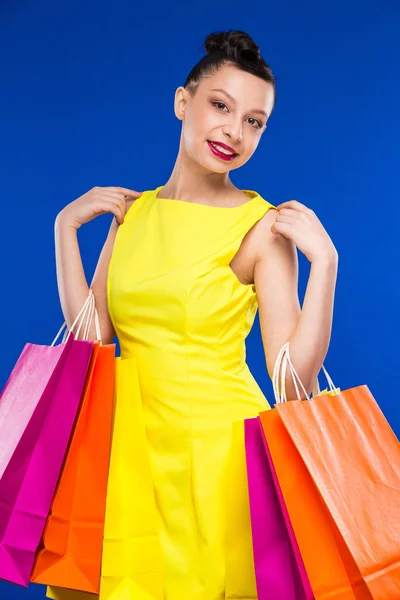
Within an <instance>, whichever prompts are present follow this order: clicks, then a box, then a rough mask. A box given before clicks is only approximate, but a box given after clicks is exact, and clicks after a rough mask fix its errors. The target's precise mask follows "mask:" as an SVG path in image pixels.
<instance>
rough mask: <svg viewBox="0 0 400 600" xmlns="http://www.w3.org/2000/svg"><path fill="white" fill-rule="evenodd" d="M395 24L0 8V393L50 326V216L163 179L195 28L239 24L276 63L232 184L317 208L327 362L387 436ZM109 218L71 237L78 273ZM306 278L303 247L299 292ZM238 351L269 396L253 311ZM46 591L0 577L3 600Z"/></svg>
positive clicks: (53, 296)
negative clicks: (328, 292)
mask: <svg viewBox="0 0 400 600" xmlns="http://www.w3.org/2000/svg"><path fill="white" fill-rule="evenodd" d="M399 25H400V7H399V4H398V2H397V0H379V1H378V0H376V1H374V2H373V1H371V0H362V1H361V0H353V2H349V1H348V0H346V1H343V0H337V1H336V2H335V3H328V4H327V3H321V2H319V1H318V2H317V1H309V2H302V3H299V2H297V1H296V0H281V1H280V2H279V3H277V2H274V3H272V2H259V3H253V4H247V5H246V9H245V8H244V5H243V4H242V3H240V2H239V1H238V0H231V2H229V3H215V2H210V1H206V2H197V1H196V0H194V1H192V2H190V3H189V4H188V3H187V2H181V1H175V2H174V3H171V4H166V3H160V4H156V3H153V4H152V5H149V4H147V3H145V4H143V5H141V4H136V5H134V3H131V2H121V1H118V0H116V2H114V3H113V5H111V4H110V3H108V4H106V3H104V6H102V4H101V2H98V1H96V2H94V1H90V2H88V1H84V2H77V1H76V0H70V1H69V2H68V3H64V4H60V3H54V2H50V1H47V2H43V1H38V2H35V3H28V2H26V1H24V0H19V1H18V0H16V1H14V2H11V1H8V2H7V1H3V2H2V3H1V5H0V57H1V58H0V66H1V83H0V86H1V93H0V130H1V141H2V144H1V148H2V154H1V171H2V176H1V180H2V190H1V191H2V193H1V197H2V227H1V233H2V235H1V236H0V251H1V257H2V261H1V276H2V286H1V289H2V294H1V331H2V333H3V343H2V349H1V353H2V360H1V363H0V381H1V384H2V385H1V387H2V386H3V384H4V383H5V381H6V379H7V377H8V375H9V373H10V371H11V370H12V368H13V366H14V364H15V362H16V360H17V358H18V356H19V354H20V352H21V350H22V348H23V346H24V344H25V343H26V342H32V343H38V344H50V343H51V342H52V341H53V338H54V336H55V334H56V333H57V331H58V329H59V328H60V326H61V325H62V323H63V321H64V318H63V315H62V312H61V307H60V303H59V298H58V291H57V282H56V272H55V254H54V229H53V227H54V219H55V217H56V215H57V213H58V211H60V210H61V209H62V208H63V207H64V206H65V205H66V204H67V203H69V202H71V201H72V200H74V199H75V198H77V197H78V196H81V195H82V194H83V193H84V192H86V191H87V190H89V189H90V188H92V187H93V186H95V185H99V186H110V185H121V186H125V187H129V188H133V189H136V190H139V191H141V190H145V189H153V188H155V187H156V186H158V185H162V184H163V183H165V182H166V180H167V179H168V177H169V175H170V172H171V170H172V168H173V165H174V162H175V158H176V154H177V152H178V145H179V135H180V128H181V122H180V121H178V120H177V119H176V117H175V115H174V112H173V99H174V92H175V89H176V88H177V87H178V86H179V85H182V84H183V82H184V80H185V78H186V75H187V74H188V72H189V70H190V69H191V68H192V66H193V65H194V64H195V63H196V62H197V61H198V60H199V59H200V58H201V57H202V56H203V51H202V44H203V41H204V38H205V36H206V35H207V34H208V33H210V32H211V31H218V30H225V29H229V28H233V29H243V30H244V31H247V32H248V33H249V34H250V35H252V36H253V38H254V39H255V41H256V42H257V43H258V44H259V45H260V47H261V51H262V54H263V56H264V58H265V59H266V60H267V62H269V64H270V65H271V67H272V69H273V71H274V73H275V76H276V78H277V86H278V100H277V105H276V108H275V111H274V113H273V115H272V117H271V120H270V122H269V124H268V129H267V132H266V133H265V134H264V136H263V138H262V140H261V143H260V146H259V148H258V149H257V151H256V153H255V154H254V156H253V157H252V158H251V160H250V161H249V162H248V163H247V164H246V165H245V166H244V167H242V168H241V169H239V170H238V171H233V172H232V181H233V182H234V183H235V185H237V186H238V187H240V188H244V189H255V190H257V191H258V192H259V193H260V194H261V195H262V196H263V197H264V198H266V199H267V200H269V201H270V202H271V203H273V204H275V205H276V204H279V203H280V202H284V201H286V200H290V199H297V200H299V201H300V202H302V203H304V204H306V205H307V206H309V207H311V208H313V209H314V210H315V212H316V213H317V215H318V217H319V218H320V220H321V221H322V223H323V225H324V226H325V228H326V229H327V231H328V233H329V234H330V236H331V237H332V240H333V241H334V243H335V245H336V247H337V249H338V252H339V273H338V283H337V291H336V301H335V312H334V320H333V333H332V339H331V346H330V349H329V353H328V356H327V360H326V362H325V366H326V367H327V369H328V371H329V373H330V375H331V376H332V378H333V381H334V383H335V385H337V386H340V387H341V388H348V387H353V386H357V385H360V384H364V383H366V384H367V385H368V386H369V388H370V390H371V391H372V393H373V394H374V396H375V398H376V399H377V401H378V402H379V404H380V406H381V408H382V410H383V411H384V413H385V416H386V418H387V419H388V421H389V422H390V424H391V425H392V427H393V429H394V430H395V432H396V434H397V435H398V436H399V434H400V409H399V405H398V383H397V381H396V374H397V372H398V355H397V341H398V337H399V329H400V326H399V316H398V307H399V306H400V298H399V285H398V256H399V241H398V229H399V224H398V222H399V216H400V215H399V207H398V198H399V193H398V191H399V187H400V186H399V183H400V181H399V167H398V154H399V140H400V126H399V125H400V120H399V77H398V65H399V62H400V45H399V43H398V36H399V30H400V29H399ZM395 141H396V142H397V146H396V147H395ZM111 219H112V215H111V214H109V215H103V216H101V217H99V218H97V219H95V220H94V221H92V222H90V223H88V224H87V225H85V226H84V227H82V228H81V229H80V230H79V243H80V247H81V253H82V257H83V262H84V267H85V272H86V276H87V280H88V283H90V281H91V278H92V276H93V273H94V269H95V265H96V262H97V259H98V256H99V253H100V250H101V247H102V245H103V243H104V240H105V237H106V234H107V231H108V228H109V225H110V222H111ZM308 272H309V263H308V261H307V259H305V257H303V256H302V255H301V256H300V285H299V292H300V298H301V299H302V298H303V294H304V290H305V285H306V282H307V277H308ZM59 341H60V340H59ZM247 356H248V363H249V366H250V368H251V370H252V371H253V373H254V376H255V377H256V379H257V381H258V382H259V384H260V385H261V387H262V388H263V390H264V392H265V394H266V395H267V398H269V399H270V400H271V401H272V400H273V395H272V389H271V385H270V381H269V377H268V374H267V372H266V368H265V361H264V356H263V348H262V343H261V336H260V330H259V321H258V316H257V318H256V322H255V325H254V328H253V330H252V332H251V334H250V336H249V338H248V344H247ZM320 381H321V383H322V384H323V385H324V386H325V381H324V379H323V377H322V375H321V379H320ZM0 435H1V432H0ZM44 593H45V588H44V586H39V585H34V584H31V585H30V587H29V590H26V589H24V588H20V587H18V586H15V585H9V584H6V583H4V582H3V583H2V582H0V598H1V599H3V598H5V599H7V600H8V599H11V598H26V597H30V598H34V597H36V598H43V597H44Z"/></svg>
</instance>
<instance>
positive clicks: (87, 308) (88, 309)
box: [51, 288, 102, 346]
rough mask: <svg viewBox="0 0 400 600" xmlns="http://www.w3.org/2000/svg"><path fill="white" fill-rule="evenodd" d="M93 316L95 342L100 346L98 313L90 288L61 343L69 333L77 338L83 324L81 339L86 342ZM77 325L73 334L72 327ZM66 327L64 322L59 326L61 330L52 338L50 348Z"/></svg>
mask: <svg viewBox="0 0 400 600" xmlns="http://www.w3.org/2000/svg"><path fill="white" fill-rule="evenodd" d="M93 314H94V324H95V329H96V340H99V341H100V345H102V338H101V332H100V322H99V316H98V313H97V310H96V307H95V297H94V294H93V290H92V288H89V295H88V297H87V298H86V300H85V303H84V305H83V306H82V308H81V310H80V311H79V313H78V314H77V316H76V318H75V321H74V322H73V323H72V325H71V328H70V329H68V327H67V329H66V331H65V333H64V337H63V340H62V343H65V342H66V341H67V340H68V338H69V336H70V334H71V333H74V335H75V337H76V338H77V337H78V336H79V332H80V330H81V327H82V325H83V324H85V328H84V332H83V337H82V339H83V340H85V341H87V339H88V336H89V332H90V324H91V322H92V318H93ZM85 320H86V323H85ZM77 323H79V327H78V330H77V331H76V333H75V332H74V327H75V326H76V324H77ZM66 325H67V322H66V321H64V323H63V325H62V326H61V328H60V329H59V331H58V333H57V335H56V337H55V338H54V340H53V341H52V343H51V345H52V346H54V344H55V343H56V341H57V339H58V338H59V336H60V334H61V332H62V330H63V329H64V327H65V326H66Z"/></svg>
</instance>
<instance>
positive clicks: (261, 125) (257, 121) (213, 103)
mask: <svg viewBox="0 0 400 600" xmlns="http://www.w3.org/2000/svg"><path fill="white" fill-rule="evenodd" d="M211 104H212V105H213V106H216V105H217V104H222V106H226V104H225V102H220V101H218V100H217V101H215V102H211ZM227 108H228V107H227ZM218 110H219V109H218ZM222 112H223V111H222ZM249 118H250V119H253V120H254V121H255V122H256V123H257V125H258V129H262V127H263V124H262V123H261V121H259V120H258V119H256V118H255V117H249ZM252 127H254V125H252Z"/></svg>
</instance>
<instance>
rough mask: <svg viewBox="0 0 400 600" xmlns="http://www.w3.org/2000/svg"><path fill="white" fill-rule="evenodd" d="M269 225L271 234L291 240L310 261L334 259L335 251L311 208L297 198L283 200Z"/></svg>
mask: <svg viewBox="0 0 400 600" xmlns="http://www.w3.org/2000/svg"><path fill="white" fill-rule="evenodd" d="M276 208H277V210H278V214H277V216H276V220H275V223H274V224H273V225H272V226H271V231H272V233H273V234H275V235H277V234H279V233H280V234H281V235H283V236H284V237H286V238H288V239H290V240H292V242H293V243H294V244H295V245H296V246H297V247H298V249H299V250H300V252H302V253H303V254H304V255H305V256H306V257H307V258H308V260H309V261H310V262H314V261H315V260H320V259H321V260H326V259H335V258H336V257H337V251H336V248H335V246H334V245H333V243H332V240H331V238H330V237H329V235H328V233H327V232H326V230H325V229H324V227H323V225H322V223H321V221H320V220H319V219H318V217H317V215H316V214H315V212H314V211H313V210H311V209H310V208H307V206H304V204H301V202H298V201H297V200H289V201H288V202H283V203H282V204H279V205H278V206H277V207H276Z"/></svg>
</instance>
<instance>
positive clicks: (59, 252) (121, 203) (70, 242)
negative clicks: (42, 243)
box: [54, 187, 141, 344]
mask: <svg viewBox="0 0 400 600" xmlns="http://www.w3.org/2000/svg"><path fill="white" fill-rule="evenodd" d="M126 195H127V196H128V197H129V198H128V199H125V196H126ZM140 195H141V192H137V191H135V190H130V189H128V188H121V187H107V188H100V187H95V188H93V189H91V190H89V192H86V194H83V196H81V197H80V198H78V199H77V200H74V201H73V202H71V203H70V204H68V205H67V206H66V207H65V208H63V209H62V210H61V211H60V212H59V213H58V215H57V217H56V220H55V224H54V235H55V251H56V271H57V285H58V292H59V297H60V303H61V308H62V312H63V314H64V319H65V321H66V323H67V327H68V329H70V327H71V326H72V324H73V322H74V320H75V318H76V316H77V314H78V313H79V311H80V310H81V308H82V306H83V305H84V303H85V301H86V299H87V297H88V294H89V286H88V283H87V281H86V277H85V272H84V268H83V264H82V259H81V254H80V250H79V244H78V229H79V228H80V227H81V226H82V225H83V224H84V223H87V222H89V221H91V220H92V219H94V218H95V217H97V216H99V215H100V214H105V213H109V212H112V213H113V214H114V215H115V219H113V220H112V222H111V226H110V229H109V232H108V235H107V239H106V241H105V243H104V246H103V248H102V251H101V253H100V256H99V260H98V263H97V266H96V270H95V273H94V276H93V281H92V283H91V286H90V287H91V289H92V291H93V295H94V298H95V306H96V310H97V313H98V317H99V322H100V331H101V337H102V343H103V344H109V343H111V342H112V340H113V339H114V336H115V331H114V327H113V325H112V322H111V319H110V316H109V313H108V307H107V273H108V266H109V263H110V258H111V254H112V250H113V246H114V241H115V236H116V233H117V230H118V227H119V225H120V224H121V223H122V222H123V218H124V215H125V213H126V212H127V210H128V209H129V207H130V205H131V204H132V202H133V201H134V199H136V198H138V197H139V196H140ZM76 329H77V328H76V327H75V328H74V331H76ZM82 337H83V327H81V330H80V332H79V336H78V337H77V338H76V339H82ZM88 339H89V340H95V339H96V330H95V326H94V319H92V321H91V324H90V330H89V336H88Z"/></svg>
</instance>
